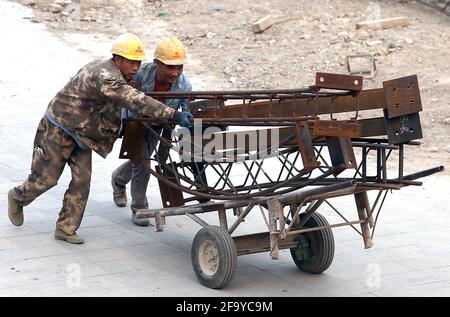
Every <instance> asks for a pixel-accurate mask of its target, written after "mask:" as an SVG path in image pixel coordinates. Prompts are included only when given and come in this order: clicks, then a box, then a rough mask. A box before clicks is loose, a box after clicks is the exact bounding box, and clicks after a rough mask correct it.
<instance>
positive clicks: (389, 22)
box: [356, 17, 409, 30]
mask: <svg viewBox="0 0 450 317" xmlns="http://www.w3.org/2000/svg"><path fill="white" fill-rule="evenodd" d="M408 25H409V20H408V18H407V17H396V18H388V19H381V20H371V21H364V22H358V23H356V29H357V30H358V29H369V30H380V29H391V28H396V27H400V26H408Z"/></svg>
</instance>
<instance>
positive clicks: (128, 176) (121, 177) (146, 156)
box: [112, 128, 171, 210]
mask: <svg viewBox="0 0 450 317" xmlns="http://www.w3.org/2000/svg"><path fill="white" fill-rule="evenodd" d="M154 131H155V132H156V133H158V134H159V135H161V131H162V136H163V137H164V138H165V139H168V140H170V137H171V131H170V130H168V129H162V128H154ZM157 145H158V139H157V138H156V137H155V136H154V135H153V134H151V133H150V132H149V131H146V132H145V136H144V143H143V144H142V149H141V164H139V165H137V164H134V163H133V162H132V161H130V160H128V161H126V162H125V163H123V164H122V165H120V166H119V167H118V168H116V169H115V170H114V172H113V173H112V179H113V181H114V182H115V183H116V184H117V185H119V186H125V185H126V184H128V183H129V182H130V181H131V209H132V210H135V209H142V208H148V201H147V196H146V194H147V186H148V182H149V180H150V172H149V171H148V168H150V157H151V155H152V154H153V152H154V151H155V149H156V146H157ZM168 153H169V151H168V149H167V147H165V146H161V145H160V146H159V150H158V154H157V155H158V159H159V160H161V161H163V162H165V161H166V159H167V157H168ZM146 166H147V168H146Z"/></svg>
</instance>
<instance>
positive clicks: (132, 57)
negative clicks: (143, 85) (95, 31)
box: [111, 33, 147, 81]
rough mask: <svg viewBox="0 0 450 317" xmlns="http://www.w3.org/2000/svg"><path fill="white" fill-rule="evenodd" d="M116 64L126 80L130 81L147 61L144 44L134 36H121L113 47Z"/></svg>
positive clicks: (129, 34) (127, 34)
mask: <svg viewBox="0 0 450 317" xmlns="http://www.w3.org/2000/svg"><path fill="white" fill-rule="evenodd" d="M111 53H112V54H113V59H114V62H115V63H116V65H117V67H119V69H120V71H121V73H122V74H123V76H124V77H125V79H126V80H128V81H130V80H131V79H133V76H134V75H135V74H136V73H137V71H138V70H139V67H140V66H141V61H144V60H146V59H147V57H146V56H145V52H144V43H143V42H142V40H141V39H140V38H139V37H137V36H136V35H134V34H131V33H125V34H121V35H119V36H118V37H117V38H116V39H115V41H114V43H113V46H112V49H111Z"/></svg>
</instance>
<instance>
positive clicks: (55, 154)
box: [8, 117, 67, 226]
mask: <svg viewBox="0 0 450 317" xmlns="http://www.w3.org/2000/svg"><path fill="white" fill-rule="evenodd" d="M62 134H64V131H62V130H60V129H59V128H58V127H55V126H54V125H53V124H52V123H50V122H49V121H48V119H47V118H46V117H44V118H42V120H41V121H40V123H39V126H38V128H37V132H36V136H35V139H34V149H33V157H32V161H31V174H30V175H28V179H27V180H26V181H25V182H24V183H23V184H22V185H20V186H17V187H15V188H13V189H11V190H10V191H9V194H8V202H9V206H8V215H9V218H10V220H11V222H12V223H13V224H14V225H16V226H20V225H22V223H23V213H22V207H23V206H26V205H28V204H30V203H31V202H32V201H33V200H35V199H36V198H37V197H38V196H40V195H41V194H43V193H44V192H46V191H47V190H49V189H50V188H52V187H53V186H55V185H56V184H57V182H58V179H59V177H60V176H61V173H62V171H63V169H64V166H65V164H66V161H67V158H66V157H65V156H64V151H63V150H62V148H61V140H62V137H63V135H62Z"/></svg>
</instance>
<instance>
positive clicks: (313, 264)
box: [290, 212, 334, 274]
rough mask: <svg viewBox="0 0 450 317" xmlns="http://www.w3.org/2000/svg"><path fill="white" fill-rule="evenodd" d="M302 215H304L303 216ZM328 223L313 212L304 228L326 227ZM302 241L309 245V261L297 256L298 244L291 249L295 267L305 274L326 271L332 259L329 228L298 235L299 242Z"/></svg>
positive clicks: (332, 250) (332, 240) (332, 248)
mask: <svg viewBox="0 0 450 317" xmlns="http://www.w3.org/2000/svg"><path fill="white" fill-rule="evenodd" d="M303 215H304V214H303ZM328 225H329V223H328V221H327V220H326V219H325V217H324V216H322V215H321V214H319V213H317V212H315V213H313V214H312V216H311V218H309V220H308V221H307V222H306V223H305V225H304V227H305V228H314V227H321V226H328ZM301 239H303V241H304V240H306V241H307V243H308V244H309V248H310V250H309V252H308V253H309V256H310V259H309V260H308V261H305V260H304V259H302V257H301V256H299V248H300V247H301V245H300V243H299V245H298V246H297V247H295V248H291V249H290V250H291V256H292V259H293V260H294V262H295V264H296V265H297V267H298V268H299V269H300V270H302V271H305V272H308V273H312V274H319V273H322V272H324V271H326V270H327V269H328V268H329V267H330V265H331V262H333V258H334V237H333V231H332V230H331V228H328V229H324V230H319V231H312V232H306V233H303V234H300V236H299V240H301Z"/></svg>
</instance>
